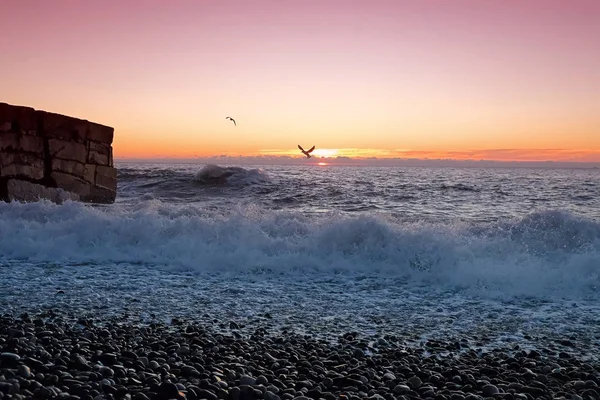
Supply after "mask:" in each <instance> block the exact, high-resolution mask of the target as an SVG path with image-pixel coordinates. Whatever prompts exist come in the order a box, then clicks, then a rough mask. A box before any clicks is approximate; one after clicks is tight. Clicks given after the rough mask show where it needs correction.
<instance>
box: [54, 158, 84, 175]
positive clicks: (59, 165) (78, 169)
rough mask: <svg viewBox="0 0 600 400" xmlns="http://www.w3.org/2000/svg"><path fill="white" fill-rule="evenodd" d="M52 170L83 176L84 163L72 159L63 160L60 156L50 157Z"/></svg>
mask: <svg viewBox="0 0 600 400" xmlns="http://www.w3.org/2000/svg"><path fill="white" fill-rule="evenodd" d="M52 171H57V172H66V173H67V174H71V175H74V176H76V177H78V178H84V175H85V164H82V163H80V162H77V161H73V160H63V159H61V158H53V159H52Z"/></svg>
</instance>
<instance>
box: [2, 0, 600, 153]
mask: <svg viewBox="0 0 600 400" xmlns="http://www.w3.org/2000/svg"><path fill="white" fill-rule="evenodd" d="M598 21H600V1H597V0H452V1H448V0H418V1H417V0H412V1H405V0H369V1H366V0H360V1H359V0H254V1H247V0H236V1H233V0H218V1H217V0H173V1H165V0H161V1H158V0H128V1H122V0H85V1H83V0H53V1H47V0H38V1H34V0H1V1H0V24H1V26H2V27H3V31H4V32H5V34H3V35H0V54H1V56H0V102H7V103H11V104H17V105H27V106H31V107H34V108H36V109H42V110H46V111H52V112H58V113H61V114H66V115H71V116H75V117H79V118H83V119H88V120H91V121H94V122H98V123H102V124H105V125H109V126H113V127H114V128H115V139H114V142H113V153H114V156H115V159H136V158H145V159H148V158H150V159H152V158H203V157H204V158H206V157H223V156H231V157H260V158H263V159H268V158H278V157H287V158H289V157H292V158H294V159H295V158H298V160H300V161H301V160H303V157H304V156H303V155H302V154H300V152H299V150H298V148H297V145H298V144H300V145H302V146H303V147H304V148H309V147H311V146H313V145H315V146H316V150H315V155H317V158H318V157H342V158H346V157H350V158H422V159H438V158H443V159H446V158H450V159H458V160H464V159H473V160H477V159H486V160H505V161H513V160H514V161H545V160H553V161H582V162H600V23H598ZM7 32H8V34H7ZM227 116H231V117H233V118H235V120H236V122H237V126H235V125H233V123H232V122H231V121H229V120H226V119H225V117H227Z"/></svg>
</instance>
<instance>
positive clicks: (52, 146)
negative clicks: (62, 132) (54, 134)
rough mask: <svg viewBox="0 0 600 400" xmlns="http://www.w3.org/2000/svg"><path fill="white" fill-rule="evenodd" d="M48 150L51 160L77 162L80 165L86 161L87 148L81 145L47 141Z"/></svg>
mask: <svg viewBox="0 0 600 400" xmlns="http://www.w3.org/2000/svg"><path fill="white" fill-rule="evenodd" d="M48 148H49V150H50V156H51V157H53V158H54V157H57V158H62V159H63V160H74V161H79V162H80V163H82V164H85V163H86V161H87V147H86V146H85V145H84V144H82V143H77V142H70V141H67V140H61V139H48Z"/></svg>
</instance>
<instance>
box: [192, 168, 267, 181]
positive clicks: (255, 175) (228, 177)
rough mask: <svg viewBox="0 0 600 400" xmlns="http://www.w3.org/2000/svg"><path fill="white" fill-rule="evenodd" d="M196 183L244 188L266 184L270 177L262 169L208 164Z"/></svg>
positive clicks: (199, 173) (195, 178)
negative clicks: (245, 186)
mask: <svg viewBox="0 0 600 400" xmlns="http://www.w3.org/2000/svg"><path fill="white" fill-rule="evenodd" d="M194 181H195V182H199V183H203V184H217V185H223V184H227V185H234V186H244V185H253V184H260V183H264V182H265V181H268V176H267V175H266V174H265V173H264V172H263V171H261V170H260V169H245V168H241V167H221V166H218V165H214V164H208V165H206V166H204V167H203V168H202V169H201V170H200V171H199V172H198V173H197V174H196V176H194Z"/></svg>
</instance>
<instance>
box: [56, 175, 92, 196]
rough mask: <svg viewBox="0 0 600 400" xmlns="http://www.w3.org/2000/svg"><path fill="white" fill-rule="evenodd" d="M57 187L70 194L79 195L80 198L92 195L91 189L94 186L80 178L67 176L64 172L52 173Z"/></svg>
mask: <svg viewBox="0 0 600 400" xmlns="http://www.w3.org/2000/svg"><path fill="white" fill-rule="evenodd" d="M50 176H51V177H52V179H54V182H56V186H58V187H59V188H62V189H64V190H66V191H69V192H74V193H77V194H79V196H80V197H85V196H87V195H89V194H90V188H91V186H92V185H90V184H89V183H87V182H85V181H84V180H83V179H81V178H78V177H76V176H74V175H71V174H67V173H64V172H58V171H52V174H51V175H50Z"/></svg>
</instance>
